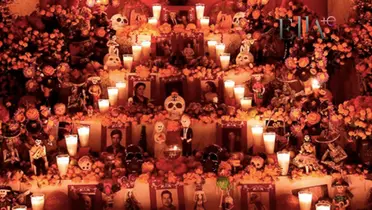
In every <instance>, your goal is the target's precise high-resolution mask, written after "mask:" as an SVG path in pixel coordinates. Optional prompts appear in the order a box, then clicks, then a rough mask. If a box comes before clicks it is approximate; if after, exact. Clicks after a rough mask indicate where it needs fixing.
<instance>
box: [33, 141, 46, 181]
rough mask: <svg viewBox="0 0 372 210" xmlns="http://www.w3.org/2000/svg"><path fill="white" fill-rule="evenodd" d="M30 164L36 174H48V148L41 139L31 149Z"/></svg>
mask: <svg viewBox="0 0 372 210" xmlns="http://www.w3.org/2000/svg"><path fill="white" fill-rule="evenodd" d="M30 162H31V166H32V169H33V171H34V173H35V174H36V175H37V176H39V175H40V174H43V175H45V174H47V168H48V159H47V155H46V148H45V146H44V145H43V144H42V141H41V140H40V139H36V140H35V144H34V145H33V146H32V147H31V149H30Z"/></svg>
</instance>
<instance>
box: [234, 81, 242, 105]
mask: <svg viewBox="0 0 372 210" xmlns="http://www.w3.org/2000/svg"><path fill="white" fill-rule="evenodd" d="M244 91H245V88H244V86H242V85H238V86H236V87H235V88H234V94H235V100H236V103H237V104H240V99H242V98H244Z"/></svg>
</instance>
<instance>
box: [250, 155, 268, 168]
mask: <svg viewBox="0 0 372 210" xmlns="http://www.w3.org/2000/svg"><path fill="white" fill-rule="evenodd" d="M251 165H252V166H253V167H255V168H256V169H258V170H260V169H263V167H264V165H265V160H264V159H263V158H262V157H260V156H254V157H252V159H251Z"/></svg>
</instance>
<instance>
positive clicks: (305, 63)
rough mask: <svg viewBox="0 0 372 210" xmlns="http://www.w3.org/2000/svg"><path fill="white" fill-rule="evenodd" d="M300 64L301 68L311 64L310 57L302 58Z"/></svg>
mask: <svg viewBox="0 0 372 210" xmlns="http://www.w3.org/2000/svg"><path fill="white" fill-rule="evenodd" d="M298 65H299V66H300V67H301V68H304V67H306V66H307V65H309V58H308V57H303V58H300V60H299V61H298Z"/></svg>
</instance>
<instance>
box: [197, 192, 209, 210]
mask: <svg viewBox="0 0 372 210" xmlns="http://www.w3.org/2000/svg"><path fill="white" fill-rule="evenodd" d="M194 202H195V206H194V210H205V207H204V204H205V203H206V202H207V198H206V196H205V193H204V191H203V190H202V189H198V190H197V191H195V193H194Z"/></svg>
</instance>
